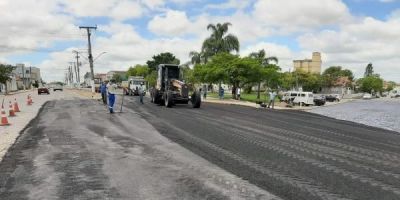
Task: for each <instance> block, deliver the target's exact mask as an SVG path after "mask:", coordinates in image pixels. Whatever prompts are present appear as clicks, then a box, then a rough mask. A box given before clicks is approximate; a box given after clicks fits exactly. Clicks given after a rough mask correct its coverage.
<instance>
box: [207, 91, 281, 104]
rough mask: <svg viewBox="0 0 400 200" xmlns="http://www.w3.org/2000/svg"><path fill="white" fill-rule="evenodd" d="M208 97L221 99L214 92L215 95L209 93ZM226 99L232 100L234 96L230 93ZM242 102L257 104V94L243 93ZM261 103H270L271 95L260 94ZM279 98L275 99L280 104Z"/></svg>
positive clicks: (226, 95) (225, 96)
mask: <svg viewBox="0 0 400 200" xmlns="http://www.w3.org/2000/svg"><path fill="white" fill-rule="evenodd" d="M207 96H208V97H213V98H219V96H218V93H216V92H214V93H207ZM224 99H232V94H231V93H228V94H226V93H225V95H224ZM240 100H241V101H249V102H254V103H255V102H257V101H258V100H257V92H252V93H250V94H246V93H242V94H241V95H240ZM260 101H262V102H264V101H265V102H268V101H269V95H267V96H266V95H265V93H261V94H260ZM278 101H279V100H278V98H275V102H278Z"/></svg>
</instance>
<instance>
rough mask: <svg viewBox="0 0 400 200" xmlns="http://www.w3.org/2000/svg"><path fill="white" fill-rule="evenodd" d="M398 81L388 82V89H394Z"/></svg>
mask: <svg viewBox="0 0 400 200" xmlns="http://www.w3.org/2000/svg"><path fill="white" fill-rule="evenodd" d="M396 85H397V84H396V82H394V81H389V82H388V83H387V87H386V91H392V90H393V89H394V88H395V87H396Z"/></svg>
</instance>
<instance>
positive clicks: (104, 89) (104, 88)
mask: <svg viewBox="0 0 400 200" xmlns="http://www.w3.org/2000/svg"><path fill="white" fill-rule="evenodd" d="M100 93H101V99H102V100H103V104H104V105H107V85H106V83H104V82H102V83H101V85H100Z"/></svg>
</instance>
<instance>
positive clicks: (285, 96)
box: [282, 91, 300, 103]
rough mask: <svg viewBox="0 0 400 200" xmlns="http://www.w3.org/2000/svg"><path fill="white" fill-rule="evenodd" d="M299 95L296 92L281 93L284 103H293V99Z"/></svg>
mask: <svg viewBox="0 0 400 200" xmlns="http://www.w3.org/2000/svg"><path fill="white" fill-rule="evenodd" d="M299 93H300V92H298V91H287V92H285V93H283V96H282V101H284V102H286V103H289V102H293V100H294V98H295V97H297V96H298V94H299Z"/></svg>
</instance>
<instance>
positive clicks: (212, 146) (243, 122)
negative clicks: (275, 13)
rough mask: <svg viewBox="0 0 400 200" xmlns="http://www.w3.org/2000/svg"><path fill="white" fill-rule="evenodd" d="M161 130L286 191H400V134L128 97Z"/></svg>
mask: <svg viewBox="0 0 400 200" xmlns="http://www.w3.org/2000/svg"><path fill="white" fill-rule="evenodd" d="M127 104H128V107H129V108H130V109H131V110H135V111H137V112H139V113H140V114H141V115H142V116H143V117H144V118H145V119H146V120H147V121H148V122H150V123H151V124H152V125H153V126H154V127H155V128H156V129H157V130H158V131H159V132H160V133H161V134H163V135H164V136H166V137H167V138H169V139H171V140H173V141H175V142H177V143H179V144H181V145H182V146H184V147H186V148H187V149H190V150H191V151H193V152H195V153H196V154H198V155H201V156H202V157H203V158H205V159H207V160H209V161H211V162H212V163H215V164H217V165H218V166H220V167H221V168H224V169H226V170H228V171H229V172H232V173H233V174H236V175H238V176H240V177H242V178H243V179H245V180H249V181H250V182H251V183H254V184H256V185H257V186H259V187H261V188H263V189H265V190H267V191H269V192H272V193H273V194H275V195H277V196H279V197H281V198H283V199H293V200H299V199H307V200H310V199H363V200H366V199H374V200H376V199H380V200H382V199H400V168H399V166H400V146H399V144H400V135H399V133H397V132H392V131H388V130H383V129H380V128H374V127H369V126H364V125H361V124H356V123H353V122H347V121H341V120H336V119H332V118H327V117H323V116H320V115H317V114H312V113H306V112H301V111H285V110H279V111H278V110H268V111H266V110H262V109H255V108H249V107H242V106H231V105H216V104H204V105H203V106H202V108H201V109H192V108H191V107H190V106H189V105H178V106H176V107H174V108H172V109H171V108H165V107H162V106H157V105H154V104H151V103H149V102H146V103H145V105H140V104H138V100H137V99H129V100H128V103H127Z"/></svg>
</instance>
